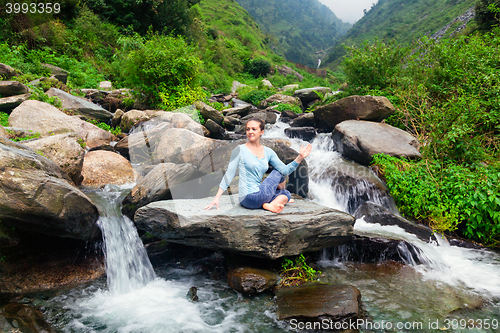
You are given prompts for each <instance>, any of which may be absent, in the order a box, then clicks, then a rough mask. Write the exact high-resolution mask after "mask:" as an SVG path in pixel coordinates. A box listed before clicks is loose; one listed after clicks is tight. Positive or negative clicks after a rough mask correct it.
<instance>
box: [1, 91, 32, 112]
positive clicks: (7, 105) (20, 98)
mask: <svg viewBox="0 0 500 333" xmlns="http://www.w3.org/2000/svg"><path fill="white" fill-rule="evenodd" d="M30 96H31V93H27V94H22V95H15V96H9V97H4V98H0V111H2V112H10V111H12V110H13V109H14V108H16V107H17V106H19V105H20V104H21V103H22V102H24V101H26V100H28V98H30Z"/></svg>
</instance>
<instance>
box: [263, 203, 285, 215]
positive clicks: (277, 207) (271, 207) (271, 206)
mask: <svg viewBox="0 0 500 333" xmlns="http://www.w3.org/2000/svg"><path fill="white" fill-rule="evenodd" d="M262 208H264V209H265V210H268V211H270V212H273V213H276V214H278V213H281V211H282V210H283V208H285V206H284V205H283V204H280V203H277V202H274V201H273V202H270V203H265V204H263V205H262Z"/></svg>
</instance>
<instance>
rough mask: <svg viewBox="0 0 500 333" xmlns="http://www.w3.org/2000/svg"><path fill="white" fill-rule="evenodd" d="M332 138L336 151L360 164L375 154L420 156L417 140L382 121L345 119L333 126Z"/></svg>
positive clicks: (366, 162)
mask: <svg viewBox="0 0 500 333" xmlns="http://www.w3.org/2000/svg"><path fill="white" fill-rule="evenodd" d="M332 139H333V141H334V142H335V145H336V146H337V151H338V152H340V153H341V154H342V155H343V156H344V157H346V158H348V159H351V160H353V161H355V162H358V163H360V164H363V165H368V164H370V162H371V161H372V157H373V155H375V154H386V155H390V156H397V157H407V158H421V155H420V153H419V151H418V149H419V143H418V141H417V139H415V138H414V137H413V136H412V135H411V134H409V133H407V132H405V131H403V130H400V129H399V128H395V127H392V126H390V125H388V124H384V123H376V122H371V121H361V120H347V121H344V122H342V123H340V124H338V125H337V126H335V130H334V131H333V133H332Z"/></svg>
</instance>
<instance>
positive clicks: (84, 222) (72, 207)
mask: <svg viewBox="0 0 500 333" xmlns="http://www.w3.org/2000/svg"><path fill="white" fill-rule="evenodd" d="M0 170H2V171H1V172H0V220H1V221H2V223H3V224H4V225H10V226H13V227H15V228H20V229H27V230H31V231H34V232H39V233H45V234H49V235H56V236H59V237H69V238H77V239H88V238H90V237H92V236H93V235H94V231H95V230H94V226H95V222H96V221H97V218H98V212H97V208H96V207H95V206H94V204H93V203H92V202H91V200H90V199H89V198H88V197H87V196H86V195H85V194H83V193H82V192H81V191H80V190H79V189H78V188H76V187H75V186H74V184H73V183H72V181H71V179H70V178H69V177H68V175H66V173H64V172H63V171H62V170H61V169H60V168H59V166H57V164H55V163H54V162H52V161H51V160H49V159H48V158H46V157H43V156H41V155H39V154H37V153H35V152H34V151H33V150H32V149H30V148H28V147H26V146H23V145H20V144H17V143H14V142H11V141H9V140H6V139H3V138H0Z"/></svg>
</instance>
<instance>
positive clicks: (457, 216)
mask: <svg viewBox="0 0 500 333" xmlns="http://www.w3.org/2000/svg"><path fill="white" fill-rule="evenodd" d="M348 51H349V57H347V58H345V59H344V61H343V64H342V66H343V69H344V72H345V74H346V77H347V79H348V83H349V87H350V88H349V90H348V91H347V93H346V94H353V93H356V94H368V93H373V92H374V91H375V92H376V94H378V95H384V96H387V97H388V98H389V99H390V100H391V101H392V102H393V103H394V104H395V106H396V108H397V112H396V113H395V114H394V115H393V116H392V117H391V118H389V119H388V123H390V124H391V125H394V126H397V127H399V128H402V129H405V130H407V131H409V132H410V133H412V134H413V135H415V136H416V137H417V138H418V139H419V141H420V143H421V144H422V148H421V152H422V155H423V160H422V161H421V162H412V163H409V162H408V163H406V162H398V160H396V159H390V158H382V157H379V158H376V159H375V162H374V163H375V164H377V165H378V166H379V167H380V169H381V170H382V172H383V174H384V176H385V177H386V179H387V183H388V187H389V188H390V189H391V193H392V195H393V196H394V198H395V199H396V201H397V202H398V204H399V206H400V208H401V210H402V212H403V213H404V214H405V215H406V216H408V217H410V218H415V219H418V220H422V221H424V222H427V223H429V224H430V225H431V226H432V227H433V228H435V229H436V230H440V231H455V230H456V232H458V233H459V234H460V235H462V236H465V237H468V238H472V239H474V240H476V241H479V242H482V243H484V244H486V245H498V244H499V241H500V215H499V213H498V203H499V202H500V199H499V193H498V189H497V187H498V178H499V175H500V164H499V163H498V160H499V158H500V80H499V76H498V73H499V71H498V69H499V67H498V66H499V63H498V59H500V28H496V29H493V31H492V32H486V33H484V34H478V33H476V34H472V35H470V36H468V37H465V36H462V37H458V38H455V39H449V40H442V41H440V42H439V43H438V42H436V41H433V40H430V39H428V38H423V39H421V40H419V41H418V42H415V43H413V44H412V45H411V46H408V47H403V46H401V45H399V44H396V43H390V44H385V43H383V42H380V41H377V42H375V43H373V44H369V43H365V44H364V45H363V46H362V47H359V48H356V47H354V48H349V49H348ZM495 210H496V212H495Z"/></svg>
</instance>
